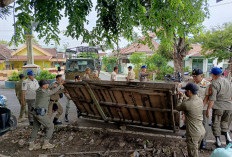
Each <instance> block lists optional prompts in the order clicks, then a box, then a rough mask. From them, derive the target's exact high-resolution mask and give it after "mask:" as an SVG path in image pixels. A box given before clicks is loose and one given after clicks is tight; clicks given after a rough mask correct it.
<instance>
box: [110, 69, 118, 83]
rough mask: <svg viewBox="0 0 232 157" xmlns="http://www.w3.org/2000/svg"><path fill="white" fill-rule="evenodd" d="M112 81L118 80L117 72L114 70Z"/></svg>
mask: <svg viewBox="0 0 232 157" xmlns="http://www.w3.org/2000/svg"><path fill="white" fill-rule="evenodd" d="M111 81H117V73H116V72H114V71H113V72H112V73H111Z"/></svg>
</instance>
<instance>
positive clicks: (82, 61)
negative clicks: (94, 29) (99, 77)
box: [65, 46, 101, 80]
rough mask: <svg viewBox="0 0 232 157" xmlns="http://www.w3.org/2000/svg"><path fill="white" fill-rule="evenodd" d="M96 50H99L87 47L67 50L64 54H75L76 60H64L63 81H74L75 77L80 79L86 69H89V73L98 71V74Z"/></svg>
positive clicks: (99, 66) (98, 61) (98, 60)
mask: <svg viewBox="0 0 232 157" xmlns="http://www.w3.org/2000/svg"><path fill="white" fill-rule="evenodd" d="M98 50H99V48H95V47H89V46H79V47H75V48H70V49H67V50H66V52H68V53H72V54H76V56H77V58H73V59H67V60H66V63H65V79H66V80H74V77H75V76H76V75H80V76H81V77H82V76H83V75H84V73H85V69H86V68H87V67H89V68H90V69H91V71H94V70H98V72H99V73H100V69H101V64H100V59H99V55H98Z"/></svg>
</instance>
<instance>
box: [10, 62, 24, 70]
mask: <svg viewBox="0 0 232 157" xmlns="http://www.w3.org/2000/svg"><path fill="white" fill-rule="evenodd" d="M12 64H13V65H14V66H12ZM22 66H23V61H12V62H10V67H11V69H12V68H14V69H18V70H21V69H22Z"/></svg>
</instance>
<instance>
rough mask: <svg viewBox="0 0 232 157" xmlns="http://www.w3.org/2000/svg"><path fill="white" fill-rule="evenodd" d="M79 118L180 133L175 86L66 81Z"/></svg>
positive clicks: (173, 84)
mask: <svg viewBox="0 0 232 157" xmlns="http://www.w3.org/2000/svg"><path fill="white" fill-rule="evenodd" d="M65 88H66V89H67V90H68V92H69V93H70V96H71V98H72V100H73V102H74V103H75V104H76V107H77V109H78V110H79V114H80V115H79V116H83V117H88V118H93V119H102V120H104V121H112V122H118V123H128V124H133V125H141V126H147V127H154V128H161V129H167V130H173V131H174V132H176V131H178V130H179V121H180V120H179V112H178V111H177V110H175V107H176V105H177V97H176V90H177V84H176V83H167V82H156V83H153V82H151V83H142V82H124V81H118V82H110V81H89V80H88V81H81V82H71V81H69V82H67V83H66V84H65Z"/></svg>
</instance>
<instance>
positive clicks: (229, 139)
mask: <svg viewBox="0 0 232 157" xmlns="http://www.w3.org/2000/svg"><path fill="white" fill-rule="evenodd" d="M225 138H226V144H229V143H232V141H231V138H230V134H229V132H226V133H225Z"/></svg>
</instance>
